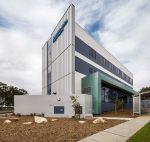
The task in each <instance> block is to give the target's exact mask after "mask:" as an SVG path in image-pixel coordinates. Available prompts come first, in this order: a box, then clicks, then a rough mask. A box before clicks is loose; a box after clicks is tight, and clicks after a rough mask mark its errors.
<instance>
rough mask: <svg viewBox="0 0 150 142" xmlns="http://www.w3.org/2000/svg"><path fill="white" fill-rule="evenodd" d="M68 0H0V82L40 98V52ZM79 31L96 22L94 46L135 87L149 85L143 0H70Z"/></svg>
mask: <svg viewBox="0 0 150 142" xmlns="http://www.w3.org/2000/svg"><path fill="white" fill-rule="evenodd" d="M69 2H70V1H69V0H66V1H61V0H57V1H52V0H43V1H41V0H14V1H11V0H9V2H8V1H6V0H1V1H0V18H1V17H3V18H4V19H5V21H6V22H8V28H6V27H5V28H2V27H1V26H0V71H1V73H0V81H2V82H5V83H8V84H12V85H16V86H18V87H20V88H24V89H26V90H28V91H29V93H31V94H41V83H42V82H41V78H42V73H41V70H42V69H41V62H42V58H41V54H42V52H41V50H42V46H43V45H44V42H45V41H46V40H47V39H48V38H49V37H50V34H51V32H52V30H53V29H54V27H55V26H56V24H57V22H58V21H59V19H60V18H61V16H62V14H63V13H64V11H65V10H66V8H67V6H68V4H69ZM74 3H75V6H76V20H77V22H79V24H81V25H82V26H83V27H85V28H86V26H87V25H91V24H92V23H94V22H96V21H98V20H100V23H102V25H101V27H100V29H99V31H97V33H98V35H99V37H100V38H99V39H100V42H101V43H102V44H103V45H104V47H105V48H107V49H108V50H109V51H110V52H111V53H112V54H113V55H114V56H115V57H117V59H118V60H120V61H121V62H122V63H125V65H126V66H127V67H128V68H129V70H131V71H132V72H133V74H134V86H135V89H137V90H138V89H140V88H141V87H143V86H150V76H149V70H150V64H149V60H150V56H149V52H150V48H149V46H150V40H149V37H150V27H149V25H150V2H149V0H144V1H141V0H134V1H130V0H125V1H122V0H118V1H115V0H92V1H90V0H89V1H84V0H81V1H79V0H78V1H74Z"/></svg>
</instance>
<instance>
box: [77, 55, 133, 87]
mask: <svg viewBox="0 0 150 142" xmlns="http://www.w3.org/2000/svg"><path fill="white" fill-rule="evenodd" d="M89 69H91V70H92V71H93V72H89ZM75 71H77V72H79V73H82V74H84V75H89V74H91V73H94V72H102V73H103V74H105V75H107V76H109V77H111V78H112V79H114V80H117V79H116V78H114V77H112V76H110V75H109V74H107V73H105V72H103V71H101V70H100V69H98V68H96V67H94V66H92V65H91V64H89V63H87V62H85V61H83V60H82V59H80V58H78V57H75ZM117 81H118V82H120V83H123V82H121V81H119V80H117ZM123 84H124V83H123ZM125 85H126V84H125ZM128 87H130V86H128ZM130 88H132V87H130Z"/></svg>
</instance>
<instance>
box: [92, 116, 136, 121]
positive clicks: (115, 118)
mask: <svg viewBox="0 0 150 142" xmlns="http://www.w3.org/2000/svg"><path fill="white" fill-rule="evenodd" d="M93 118H104V119H112V120H127V121H129V120H132V119H134V118H125V117H93Z"/></svg>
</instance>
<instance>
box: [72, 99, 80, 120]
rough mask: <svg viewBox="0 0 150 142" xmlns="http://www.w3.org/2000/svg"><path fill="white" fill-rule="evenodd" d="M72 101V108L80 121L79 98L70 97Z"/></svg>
mask: <svg viewBox="0 0 150 142" xmlns="http://www.w3.org/2000/svg"><path fill="white" fill-rule="evenodd" d="M70 98H71V101H72V107H73V110H74V114H75V118H76V119H80V103H79V102H78V97H77V96H76V97H75V96H70Z"/></svg>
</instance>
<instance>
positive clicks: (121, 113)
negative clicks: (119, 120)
mask: <svg viewBox="0 0 150 142" xmlns="http://www.w3.org/2000/svg"><path fill="white" fill-rule="evenodd" d="M99 116H101V117H125V118H126V117H128V118H135V117H138V116H139V115H138V114H135V115H133V110H132V109H120V110H117V111H111V112H105V113H103V114H101V115H99Z"/></svg>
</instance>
